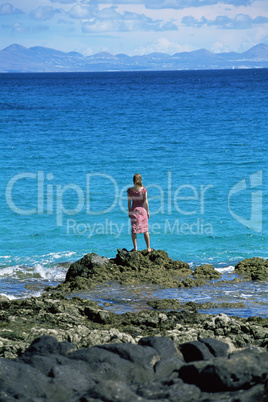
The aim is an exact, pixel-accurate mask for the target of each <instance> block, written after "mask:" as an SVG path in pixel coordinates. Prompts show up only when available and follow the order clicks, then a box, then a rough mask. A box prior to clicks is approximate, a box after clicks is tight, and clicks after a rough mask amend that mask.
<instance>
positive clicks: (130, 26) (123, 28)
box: [82, 7, 177, 33]
mask: <svg viewBox="0 0 268 402" xmlns="http://www.w3.org/2000/svg"><path fill="white" fill-rule="evenodd" d="M170 30H177V26H176V25H175V24H173V23H172V22H165V21H163V20H153V19H152V18H149V17H147V16H146V15H144V14H136V13H132V12H128V11H126V12H124V13H123V14H119V13H118V12H117V11H116V9H115V8H114V7H109V8H104V9H102V10H101V11H99V12H98V13H96V18H92V19H91V20H89V21H83V23H82V31H83V32H85V33H88V32H109V31H110V32H133V31H156V32H159V31H170Z"/></svg>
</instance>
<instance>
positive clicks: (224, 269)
mask: <svg viewBox="0 0 268 402" xmlns="http://www.w3.org/2000/svg"><path fill="white" fill-rule="evenodd" d="M216 271H219V272H220V273H222V274H223V273H232V272H234V266H233V265H229V266H227V267H222V268H216Z"/></svg>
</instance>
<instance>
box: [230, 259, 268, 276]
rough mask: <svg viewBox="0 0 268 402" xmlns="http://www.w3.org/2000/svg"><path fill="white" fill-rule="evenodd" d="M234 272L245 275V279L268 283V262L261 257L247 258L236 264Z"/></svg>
mask: <svg viewBox="0 0 268 402" xmlns="http://www.w3.org/2000/svg"><path fill="white" fill-rule="evenodd" d="M234 272H235V273H236V274H239V275H243V277H244V279H251V280H253V281H256V280H258V281H267V280H268V260H264V259H263V258H259V257H253V258H246V259H244V260H243V261H240V262H239V263H238V264H236V266H235V269H234Z"/></svg>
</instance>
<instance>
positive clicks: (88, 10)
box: [68, 4, 97, 19]
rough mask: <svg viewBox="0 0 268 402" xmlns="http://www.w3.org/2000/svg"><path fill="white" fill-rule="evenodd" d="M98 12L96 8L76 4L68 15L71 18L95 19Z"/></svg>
mask: <svg viewBox="0 0 268 402" xmlns="http://www.w3.org/2000/svg"><path fill="white" fill-rule="evenodd" d="M96 11H97V9H96V7H91V6H82V5H80V4H76V5H75V6H73V7H72V8H71V9H70V11H69V12H68V15H69V17H71V18H76V19H85V18H92V17H94V16H95V14H96Z"/></svg>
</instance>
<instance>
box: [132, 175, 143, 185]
mask: <svg viewBox="0 0 268 402" xmlns="http://www.w3.org/2000/svg"><path fill="white" fill-rule="evenodd" d="M133 183H134V185H135V186H139V187H142V179H141V175H140V174H139V173H136V174H134V176H133Z"/></svg>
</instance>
